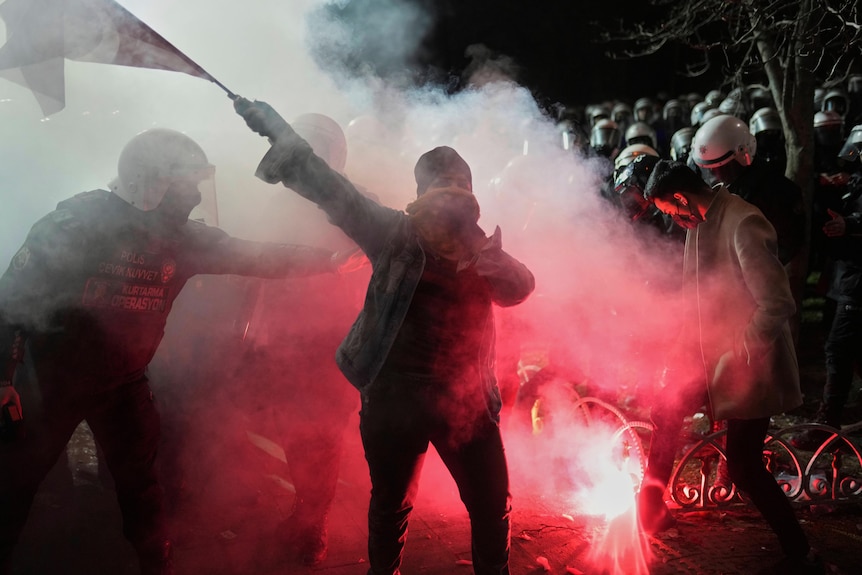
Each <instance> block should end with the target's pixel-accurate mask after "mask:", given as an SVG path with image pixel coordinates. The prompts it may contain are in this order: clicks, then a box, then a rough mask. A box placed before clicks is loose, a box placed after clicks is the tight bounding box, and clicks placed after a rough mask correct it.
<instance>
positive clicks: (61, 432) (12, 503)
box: [0, 378, 167, 568]
mask: <svg viewBox="0 0 862 575" xmlns="http://www.w3.org/2000/svg"><path fill="white" fill-rule="evenodd" d="M33 385H35V384H33ZM43 393H44V395H43V397H42V399H41V401H38V400H33V401H28V399H35V398H30V397H29V396H30V394H28V393H26V392H23V390H22V407H23V411H24V422H25V431H26V436H25V437H24V438H22V439H18V440H15V441H12V442H7V443H0V509H2V513H0V566H4V565H5V566H6V567H7V568H8V565H9V564H10V556H11V554H12V550H13V548H14V546H15V544H16V543H17V541H18V539H19V537H20V535H21V531H22V530H23V528H24V524H25V523H26V521H27V516H28V515H29V512H30V507H31V506H32V503H33V498H34V497H35V495H36V492H37V491H38V489H39V485H40V484H41V483H42V480H43V479H44V478H45V476H46V475H47V474H48V472H49V471H50V470H51V468H52V467H53V466H54V463H55V462H56V461H57V459H58V457H59V456H60V454H61V453H62V452H63V450H64V449H65V448H66V444H67V443H68V442H69V439H70V438H71V436H72V434H73V433H74V431H75V429H76V428H77V427H78V424H80V423H81V422H82V421H84V420H86V421H87V424H88V425H89V427H90V429H91V430H92V432H93V436H94V437H95V439H96V442H97V443H98V444H99V446H100V447H101V448H102V452H101V454H103V455H104V457H105V460H106V463H107V465H108V468H109V469H110V471H111V475H112V476H113V478H114V483H115V485H116V490H117V501H118V503H119V506H120V510H121V512H122V517H123V534H124V535H125V536H126V538H127V539H128V540H129V541H130V542H131V543H132V545H133V546H134V547H135V548H136V550H137V551H138V554H139V556H141V557H142V558H144V557H145V556H146V555H147V554H153V555H157V554H159V553H161V552H163V551H162V549H163V543H164V541H166V540H167V533H166V531H167V530H166V525H165V520H164V515H163V505H162V498H163V496H162V490H161V488H160V487H159V483H158V481H157V477H156V472H155V459H156V450H157V446H158V443H159V414H158V411H157V410H156V407H155V405H154V403H153V396H152V393H151V392H150V388H149V385H148V383H147V380H146V378H143V379H140V380H138V381H135V382H132V383H126V384H124V385H122V386H121V387H117V388H114V389H111V390H110V391H105V392H98V393H93V394H81V395H73V396H70V395H64V396H62V397H60V396H58V395H57V394H52V393H49V392H47V391H45V390H44V388H43Z"/></svg>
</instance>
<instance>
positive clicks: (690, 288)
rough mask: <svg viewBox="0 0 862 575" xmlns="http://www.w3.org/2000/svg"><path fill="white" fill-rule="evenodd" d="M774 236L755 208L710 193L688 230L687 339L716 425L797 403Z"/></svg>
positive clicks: (786, 294)
mask: <svg viewBox="0 0 862 575" xmlns="http://www.w3.org/2000/svg"><path fill="white" fill-rule="evenodd" d="M776 246H777V243H776V235H775V230H774V229H773V227H772V225H771V224H770V223H769V221H768V220H767V219H766V218H765V217H764V216H763V214H762V213H761V212H760V210H758V209H757V208H756V207H755V206H753V205H751V204H749V203H748V202H746V201H745V200H743V199H741V198H739V197H737V196H734V195H732V194H731V193H730V192H728V191H727V189H726V188H724V187H720V188H718V189H717V190H716V194H715V198H714V200H713V201H712V203H711V204H710V206H709V209H708V210H707V212H706V221H705V222H703V223H701V224H700V225H698V226H697V227H696V228H694V229H691V230H689V231H688V235H687V237H686V242H685V257H684V260H685V261H684V270H683V302H684V303H683V305H684V306H685V311H686V315H685V316H684V317H685V318H690V319H687V321H686V327H685V332H684V333H685V334H686V338H685V339H686V340H688V341H689V342H697V345H695V353H696V354H699V355H700V358H699V360H700V362H699V363H702V365H703V369H704V374H705V376H706V380H707V384H708V390H709V401H710V406H711V408H712V412H713V416H714V418H715V419H756V418H761V417H769V416H771V415H775V414H778V413H782V412H784V411H787V410H790V409H793V408H795V407H798V406H799V405H800V404H801V403H802V394H801V392H800V389H799V367H798V364H797V360H796V352H795V349H794V345H793V339H792V336H791V333H790V325H789V321H788V320H789V319H790V317H791V316H792V315H793V314H794V312H795V309H796V305H795V303H794V300H793V295H792V294H791V291H790V284H789V282H788V279H787V275H786V273H785V271H784V267H783V266H782V265H781V262H780V261H779V260H778V256H777V251H776V250H777V247H776Z"/></svg>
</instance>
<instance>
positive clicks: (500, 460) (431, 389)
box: [234, 98, 535, 575]
mask: <svg viewBox="0 0 862 575" xmlns="http://www.w3.org/2000/svg"><path fill="white" fill-rule="evenodd" d="M234 107H235V109H236V111H237V112H238V113H239V114H240V115H241V116H242V117H243V118H244V119H245V121H246V123H247V124H248V126H249V127H250V128H251V129H252V130H253V131H255V132H257V133H258V134H260V135H262V136H265V137H267V138H269V140H270V142H271V143H272V147H271V148H270V150H269V151H268V152H267V153H266V155H265V156H264V158H263V160H262V161H261V163H260V165H259V166H258V169H257V175H258V177H260V178H261V179H263V180H265V181H267V182H270V183H275V182H281V183H282V184H284V185H285V186H287V187H289V188H291V189H292V190H294V191H295V192H297V193H298V194H300V195H301V196H303V197H305V198H307V199H309V200H311V201H312V202H314V203H316V204H317V205H318V206H320V207H321V208H322V209H323V210H324V211H325V212H326V214H327V216H328V217H329V219H330V221H331V222H332V223H333V224H335V225H336V226H338V227H340V228H341V229H342V230H343V231H344V232H345V233H346V234H347V235H348V236H349V237H350V238H351V239H352V240H353V241H354V242H356V244H357V245H359V247H360V248H361V249H362V250H363V251H364V252H365V254H366V255H367V256H368V258H369V260H370V261H371V265H372V270H373V271H372V276H371V280H370V282H369V285H368V291H367V294H366V297H365V304H364V307H363V309H362V311H361V312H360V313H359V316H358V318H357V319H356V321H355V322H354V324H353V326H352V327H351V329H350V331H349V333H348V334H347V336H346V338H345V339H344V341H342V343H341V345H340V346H339V348H338V352H337V354H336V361H337V362H338V365H339V367H340V368H341V371H342V372H343V373H344V375H345V376H346V377H347V379H348V381H350V383H352V384H353V385H354V386H355V387H356V388H357V389H359V391H360V395H361V399H362V409H361V412H360V433H361V437H362V443H363V446H364V449H365V458H366V460H367V462H368V468H369V472H370V475H371V502H370V504H369V510H368V532H369V533H368V553H369V564H370V565H369V566H370V568H369V571H368V573H369V575H396V574H398V573H400V565H401V558H402V552H403V549H404V544H405V541H406V538H407V524H408V520H409V517H410V513H411V511H412V509H413V503H414V500H415V497H416V492H417V488H418V482H419V477H420V472H421V469H422V463H423V461H424V458H425V454H426V452H427V450H428V445H429V444H433V445H434V447H435V448H436V450H437V452H438V453H439V454H440V457H441V459H442V460H443V462H444V464H445V465H446V467H447V468H448V469H449V471H450V473H451V474H452V477H453V478H454V480H455V482H456V484H457V485H458V489H459V492H460V494H461V500H462V501H463V502H464V505H465V507H466V508H467V511H468V512H469V514H470V521H471V526H472V552H473V569H474V572H475V573H477V574H478V575H491V574H493V575H507V574H508V573H509V544H510V537H511V526H510V519H509V517H510V513H511V496H510V493H509V479H508V469H507V463H506V456H505V452H504V449H503V442H502V437H501V434H500V428H499V413H500V408H501V400H500V391H499V388H498V386H497V382H496V379H495V376H494V347H495V335H494V315H493V309H492V304H497V305H501V306H512V305H516V304H518V303H520V302H522V301H523V300H524V299H526V298H527V296H528V295H529V294H530V293H531V292H532V290H533V289H534V283H535V282H534V279H533V276H532V274H531V273H530V271H529V270H528V269H527V268H526V267H525V266H524V265H523V264H521V263H520V262H518V261H517V260H515V259H514V258H513V257H512V256H510V255H509V254H507V253H506V252H504V251H503V249H502V243H501V234H500V230H499V228H497V230H496V231H495V232H494V234H493V235H492V236H491V237H486V236H485V233H484V232H483V231H482V229H481V228H480V227H479V225H478V219H479V204H478V202H477V201H476V198H475V196H474V195H473V193H472V174H471V171H470V167H469V165H468V164H467V162H465V161H464V159H463V158H462V157H461V156H460V155H459V154H458V153H457V152H456V151H455V150H453V149H452V148H448V147H445V146H441V147H438V148H435V149H433V150H430V151H429V152H427V153H425V154H423V155H422V156H421V157H420V158H419V160H418V162H417V163H416V167H415V170H414V174H415V177H416V184H417V189H416V192H417V198H416V200H415V201H413V202H412V203H410V204H409V205H408V206H407V210H406V213H405V212H402V211H400V210H394V209H392V208H387V207H385V206H381V205H379V204H377V203H376V202H374V201H373V200H371V199H369V198H367V197H366V196H364V195H363V194H361V193H360V192H359V191H358V190H357V189H356V188H355V187H354V186H353V185H352V184H351V183H350V182H349V181H348V180H347V179H345V178H344V177H342V176H341V175H340V174H338V173H337V172H336V171H334V170H332V169H331V168H330V167H329V166H327V165H326V163H325V162H324V161H323V160H321V159H320V158H318V157H317V156H316V155H315V154H314V153H313V151H312V149H311V147H310V146H309V145H308V143H306V142H305V141H304V140H303V139H302V138H300V137H299V136H298V135H297V134H296V132H294V130H293V129H292V128H291V127H290V126H289V125H288V124H287V122H285V121H284V120H283V119H282V118H281V116H279V115H278V113H277V112H275V110H273V109H272V107H270V106H269V105H268V104H266V103H264V102H249V101H248V100H245V99H242V98H239V99H237V100H236V101H235V103H234Z"/></svg>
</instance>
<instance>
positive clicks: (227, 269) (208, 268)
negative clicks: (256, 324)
mask: <svg viewBox="0 0 862 575" xmlns="http://www.w3.org/2000/svg"><path fill="white" fill-rule="evenodd" d="M192 233H193V235H194V236H195V237H194V238H193V239H192V245H193V246H195V247H194V248H193V249H194V252H195V253H194V254H193V257H191V258H190V259H191V260H192V261H193V262H194V264H195V272H196V273H202V274H235V275H240V276H251V277H258V278H267V279H278V278H287V277H302V276H310V275H317V274H322V273H332V272H334V271H335V264H334V262H333V260H332V256H333V253H332V252H331V251H329V250H327V249H323V248H316V247H310V246H301V245H293V244H277V243H270V242H253V241H249V240H243V239H239V238H234V237H231V236H229V235H228V234H227V233H225V232H224V231H222V230H220V229H218V228H213V227H209V226H201V227H200V228H199V229H196V230H195V231H194V232H192Z"/></svg>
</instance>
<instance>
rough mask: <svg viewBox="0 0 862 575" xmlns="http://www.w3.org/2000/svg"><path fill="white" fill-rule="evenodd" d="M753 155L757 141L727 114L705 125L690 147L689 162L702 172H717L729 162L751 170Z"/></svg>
mask: <svg viewBox="0 0 862 575" xmlns="http://www.w3.org/2000/svg"><path fill="white" fill-rule="evenodd" d="M756 152H757V140H755V138H754V136H752V135H751V132H750V131H749V130H748V126H746V125H745V122H743V121H742V120H740V119H739V118H737V117H736V116H729V115H726V114H725V115H721V116H716V117H715V118H713V119H711V120H709V121H707V122H706V123H704V124H703V126H701V127H700V128H699V129H698V130H697V132H696V133H695V135H694V139H693V140H692V143H691V158H692V159H693V160H694V163H695V164H697V165H698V166H700V167H701V168H717V167H719V166H723V165H725V164H727V163H728V162H730V161H731V160H736V161H737V162H739V163H740V164H742V165H743V166H750V165H751V161H752V159H753V158H754V154H755V153H756Z"/></svg>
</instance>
